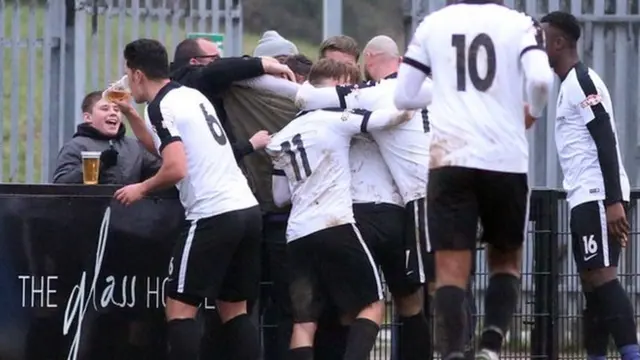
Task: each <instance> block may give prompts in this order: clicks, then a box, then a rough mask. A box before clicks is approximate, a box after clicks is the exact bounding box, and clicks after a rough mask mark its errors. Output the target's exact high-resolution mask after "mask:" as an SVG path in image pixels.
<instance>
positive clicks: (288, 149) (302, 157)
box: [280, 134, 311, 181]
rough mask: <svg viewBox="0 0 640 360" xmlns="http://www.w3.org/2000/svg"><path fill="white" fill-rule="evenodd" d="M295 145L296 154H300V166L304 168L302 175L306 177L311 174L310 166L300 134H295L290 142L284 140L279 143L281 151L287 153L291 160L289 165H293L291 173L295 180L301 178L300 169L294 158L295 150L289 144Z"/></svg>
mask: <svg viewBox="0 0 640 360" xmlns="http://www.w3.org/2000/svg"><path fill="white" fill-rule="evenodd" d="M292 143H293V146H295V147H296V150H297V151H298V154H300V160H302V161H301V162H302V168H303V169H304V176H305V177H308V176H309V175H311V166H309V158H308V157H307V151H306V150H305V148H304V143H303V142H302V136H300V134H296V135H295V136H294V137H293V138H292V139H291V142H288V141H285V142H283V143H282V144H280V147H281V148H282V151H283V152H284V153H286V154H287V155H289V161H291V167H293V173H294V175H295V177H296V180H297V181H300V180H302V174H301V171H300V165H298V160H297V159H296V152H295V151H293V149H292V148H291V144H292Z"/></svg>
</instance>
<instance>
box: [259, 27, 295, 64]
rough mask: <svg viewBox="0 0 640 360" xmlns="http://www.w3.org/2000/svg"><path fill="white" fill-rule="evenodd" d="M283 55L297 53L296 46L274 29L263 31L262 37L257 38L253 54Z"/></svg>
mask: <svg viewBox="0 0 640 360" xmlns="http://www.w3.org/2000/svg"><path fill="white" fill-rule="evenodd" d="M283 55H284V56H288V55H298V48H297V47H296V46H295V45H294V44H293V43H292V42H291V41H289V40H287V39H285V38H283V37H282V36H280V34H278V32H277V31H275V30H269V31H265V33H264V34H262V38H260V40H258V46H256V48H255V50H253V56H271V57H276V56H283Z"/></svg>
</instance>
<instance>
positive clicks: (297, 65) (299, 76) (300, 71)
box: [284, 54, 313, 84]
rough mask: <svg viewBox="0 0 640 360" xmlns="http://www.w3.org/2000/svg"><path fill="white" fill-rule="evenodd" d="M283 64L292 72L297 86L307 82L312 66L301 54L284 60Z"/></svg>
mask: <svg viewBox="0 0 640 360" xmlns="http://www.w3.org/2000/svg"><path fill="white" fill-rule="evenodd" d="M284 63H285V64H286V65H287V66H288V67H289V69H291V71H293V75H294V76H295V77H296V82H297V83H298V84H302V83H303V82H305V81H306V80H307V77H308V76H309V72H311V66H313V62H312V61H311V60H310V59H309V58H308V57H306V56H304V55H302V54H298V55H293V56H289V57H288V58H286V59H285V60H284Z"/></svg>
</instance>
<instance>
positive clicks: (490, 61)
mask: <svg viewBox="0 0 640 360" xmlns="http://www.w3.org/2000/svg"><path fill="white" fill-rule="evenodd" d="M451 46H453V47H455V48H456V76H457V78H458V84H457V85H458V86H457V87H458V91H467V72H469V79H471V84H473V87H475V88H476V90H478V91H487V90H489V88H490V87H491V84H493V80H494V79H495V77H496V48H495V46H494V45H493V41H492V40H491V38H490V37H489V35H487V34H478V36H476V37H475V38H473V40H472V41H471V44H470V45H469V49H468V51H467V35H464V34H454V35H452V36H451ZM481 47H483V48H484V50H485V52H486V53H487V73H486V74H485V76H484V78H483V77H480V74H478V51H479V50H480V48H481ZM467 53H468V55H467Z"/></svg>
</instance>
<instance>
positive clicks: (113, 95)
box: [102, 75, 131, 102]
mask: <svg viewBox="0 0 640 360" xmlns="http://www.w3.org/2000/svg"><path fill="white" fill-rule="evenodd" d="M102 97H103V98H105V99H106V100H107V101H111V102H114V101H129V99H131V89H130V88H129V79H128V77H127V75H125V76H123V77H122V78H121V79H120V80H118V81H116V82H114V83H113V84H111V86H109V87H108V88H107V90H105V91H104V92H103V93H102Z"/></svg>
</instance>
